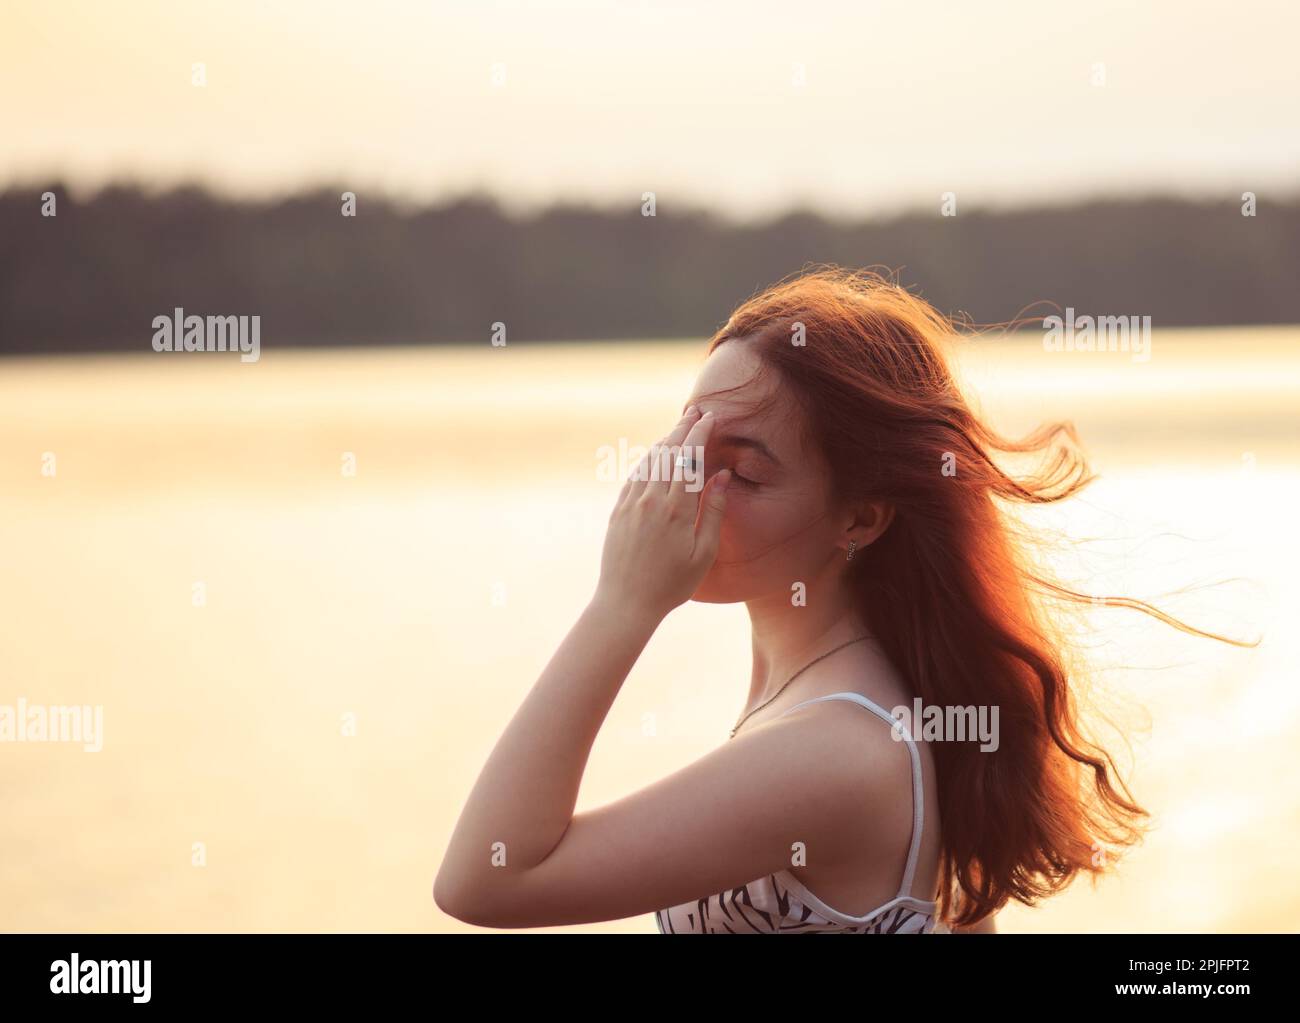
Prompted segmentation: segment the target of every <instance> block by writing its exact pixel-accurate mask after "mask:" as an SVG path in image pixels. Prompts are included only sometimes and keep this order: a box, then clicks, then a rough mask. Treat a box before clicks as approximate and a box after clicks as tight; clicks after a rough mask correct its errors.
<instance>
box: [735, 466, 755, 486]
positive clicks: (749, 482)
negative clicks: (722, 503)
mask: <svg viewBox="0 0 1300 1023" xmlns="http://www.w3.org/2000/svg"><path fill="white" fill-rule="evenodd" d="M731 478H732V479H733V480H735V481H736V482H737V483H739V484H740V485H741V486H744V487H757V486H758V485H759V484H758V482H757V481H755V480H751V479H746V478H745V477H744V476H741V475H740V474H739V473H738V472H736V470H735V469H732V470H731Z"/></svg>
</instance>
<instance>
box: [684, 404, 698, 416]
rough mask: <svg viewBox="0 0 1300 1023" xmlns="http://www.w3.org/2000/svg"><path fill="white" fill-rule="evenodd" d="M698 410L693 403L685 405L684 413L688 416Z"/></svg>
mask: <svg viewBox="0 0 1300 1023" xmlns="http://www.w3.org/2000/svg"><path fill="white" fill-rule="evenodd" d="M698 411H699V409H697V408H696V407H695V406H694V405H687V406H686V414H687V415H688V416H693V415H695V413H696V412H698Z"/></svg>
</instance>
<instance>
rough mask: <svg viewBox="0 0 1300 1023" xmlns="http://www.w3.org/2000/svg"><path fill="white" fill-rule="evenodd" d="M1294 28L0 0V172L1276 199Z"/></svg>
mask: <svg viewBox="0 0 1300 1023" xmlns="http://www.w3.org/2000/svg"><path fill="white" fill-rule="evenodd" d="M1297 38H1300V4H1296V3H1291V2H1286V3H1283V2H1273V3H1264V2H1259V0H1238V2H1235V3H1232V4H1223V3H1218V2H1215V3H1199V2H1152V3H1143V2H1140V0H1136V2H1135V0H1125V2H1109V0H1090V2H1083V3H1068V4H1065V3H1058V2H1045V0H1025V2H1018V0H1017V2H1003V3H998V2H980V3H976V2H956V0H953V2H949V3H924V2H911V0H909V2H899V3H821V2H809V0H799V2H790V0H787V2H783V3H766V2H758V0H748V2H744V3H708V2H706V0H698V2H695V3H685V2H667V3H638V2H625V3H620V2H616V0H608V2H605V3H551V4H540V3H539V4H528V3H522V2H496V3H493V2H488V0H452V2H446V0H444V2H431V3H424V2H410V3H396V2H382V0H368V2H365V3H357V4H351V3H326V2H313V3H301V4H295V3H288V2H255V0H224V2H218V0H212V2H196V0H122V2H120V3H119V2H113V3H108V2H99V0H85V2H67V0H4V12H3V15H0V125H3V143H2V144H0V185H3V184H7V183H10V182H13V181H20V182H24V183H30V182H33V181H36V182H41V181H46V180H64V181H68V182H70V183H71V184H73V185H74V186H78V187H82V188H90V187H96V186H98V185H100V184H102V183H104V182H105V181H108V180H114V179H123V178H133V179H143V180H145V181H147V182H149V183H157V184H167V183H173V182H177V181H181V180H197V181H200V182H204V183H208V184H211V185H215V186H217V187H219V188H220V189H222V190H224V191H228V192H234V193H240V194H267V193H274V192H281V191H285V190H288V189H292V188H295V187H298V186H301V185H303V184H311V183H318V182H329V183H338V184H340V185H343V186H345V187H348V188H351V189H353V190H355V191H357V192H359V193H362V194H364V191H365V190H375V189H382V190H384V191H387V192H391V193H395V194H399V195H404V196H410V197H412V198H419V199H427V198H432V197H438V196H442V195H446V194H456V193H459V192H462V191H465V190H468V189H470V188H473V187H482V188H486V189H489V190H491V191H493V192H496V193H497V194H499V196H500V197H501V198H502V200H503V201H504V202H506V203H507V205H510V206H513V207H517V208H524V207H533V206H537V205H539V204H542V203H545V202H547V201H549V200H552V199H556V198H569V199H586V200H590V201H593V202H597V203H599V204H602V205H605V204H614V203H622V204H628V205H630V206H631V207H633V208H635V207H636V206H638V205H639V204H640V196H641V193H643V192H645V191H653V192H655V193H656V195H657V197H658V203H659V209H660V210H661V211H662V210H665V209H666V208H669V207H671V206H672V204H674V203H682V204H705V205H708V206H710V207H712V208H715V209H717V210H718V211H719V212H723V213H728V214H733V215H752V214H756V213H767V212H771V211H774V210H778V209H781V208H784V207H787V206H790V205H792V204H804V205H812V206H815V207H818V208H821V209H825V210H827V211H853V212H867V211H870V212H889V211H891V210H894V209H899V208H902V207H907V206H917V205H923V206H935V207H937V205H938V202H939V195H940V193H942V192H947V191H953V192H956V193H957V196H958V202H959V204H965V206H966V207H967V208H970V207H973V206H977V205H1002V204H1020V203H1025V202H1036V201H1040V200H1043V199H1054V198H1058V197H1075V196H1078V195H1088V194H1097V193H1114V192H1130V191H1141V192H1149V191H1154V190H1158V191H1166V192H1169V191H1172V192H1186V193H1197V194H1205V193H1213V194H1220V193H1221V194H1223V195H1226V196H1234V195H1236V196H1239V195H1240V193H1241V192H1242V191H1245V190H1251V191H1255V192H1258V193H1260V194H1261V196H1263V195H1266V194H1267V193H1268V192H1269V191H1274V192H1276V191H1278V190H1294V189H1295V187H1296V182H1297V181H1300V173H1298V172H1300V113H1298V111H1300V71H1297V61H1296V58H1295V54H1294V48H1295V45H1296V40H1297ZM197 62H201V63H203V64H204V66H205V73H206V82H207V84H206V85H204V86H202V87H199V86H195V85H194V84H192V77H193V70H192V69H193V65H194V64H195V63H197ZM1098 64H1102V65H1104V84H1101V85H1098V84H1094V79H1095V78H1096V77H1097V76H1098V74H1099V72H1098V69H1097V68H1096V65H1098ZM494 68H495V70H496V74H497V80H495V81H494ZM502 72H503V73H504V80H501V79H500V76H501V73H502Z"/></svg>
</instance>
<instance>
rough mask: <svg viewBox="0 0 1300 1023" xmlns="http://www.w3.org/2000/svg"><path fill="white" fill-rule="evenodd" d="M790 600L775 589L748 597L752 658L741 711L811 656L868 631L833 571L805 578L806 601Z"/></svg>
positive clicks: (767, 697)
mask: <svg viewBox="0 0 1300 1023" xmlns="http://www.w3.org/2000/svg"><path fill="white" fill-rule="evenodd" d="M790 600H791V594H790V593H780V592H778V593H775V594H773V595H772V596H770V597H761V598H758V599H755V600H751V601H749V602H748V603H747V607H748V608H749V618H750V625H751V628H752V646H753V655H754V664H753V669H752V671H751V673H750V680H749V700H748V703H747V706H746V708H745V710H746V712H748V711H750V710H753V709H754V708H755V707H758V706H760V705H761V704H762V703H763V702H764V701H766V700H770V699H771V698H772V697H773V696H774V695H775V694H776V693H777V692H779V691H780V689H781V687H782V686H784V685H785V684H786V683H787V682H789V681H790V676H791V675H793V674H795V672H797V671H799V670H800V669H801V668H803V667H805V666H806V665H807V664H808V663H809V662H810V661H812V660H814V659H815V658H817V657H820V656H821V655H822V654H825V653H827V652H828V651H830V650H833V649H835V647H837V646H839V645H840V644H841V643H847V642H848V641H849V640H851V639H857V638H858V637H859V636H863V635H867V634H868V632H869V630H868V629H867V627H866V625H865V624H864V623H863V621H862V619H861V617H860V616H859V614H858V611H857V608H856V607H855V606H854V603H853V600H852V596H851V594H850V592H849V591H848V590H847V589H846V588H845V587H844V586H843V581H842V579H841V578H840V577H839V576H838V574H836V575H832V576H830V577H828V578H823V579H819V580H817V581H816V582H815V583H809V585H808V592H807V604H806V605H805V606H796V605H792V604H791V602H790ZM806 677H807V676H804V675H801V676H800V677H799V678H798V679H796V680H795V682H794V683H793V684H792V686H791V689H790V690H787V692H790V691H791V690H794V689H797V688H798V687H800V686H801V685H802V684H803V683H804V680H805V678H806Z"/></svg>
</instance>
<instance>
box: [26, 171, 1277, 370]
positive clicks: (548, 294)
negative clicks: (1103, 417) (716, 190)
mask: <svg viewBox="0 0 1300 1023" xmlns="http://www.w3.org/2000/svg"><path fill="white" fill-rule="evenodd" d="M44 191H52V192H53V193H55V196H56V202H57V207H56V209H57V215H56V216H53V217H46V216H42V205H43V204H42V200H41V194H42V192H44ZM341 191H342V190H341V189H340V190H334V191H328V192H327V191H319V192H313V193H310V194H303V195H299V196H295V197H293V198H291V199H288V200H284V201H274V202H269V201H268V202H241V201H234V200H228V199H222V198H218V197H214V196H211V195H209V194H206V193H205V192H202V191H199V190H196V189H190V188H185V189H179V190H176V191H172V192H168V193H164V194H158V195H150V194H147V193H145V192H142V191H140V190H138V189H135V188H130V187H115V188H109V189H105V190H103V191H101V192H99V193H98V194H96V195H94V196H93V197H90V198H88V199H86V200H84V201H81V202H78V201H75V200H74V199H73V198H72V197H71V196H70V195H69V194H68V193H66V192H65V191H64V189H63V188H61V187H58V186H54V187H51V188H48V189H44V188H22V189H17V188H13V189H10V190H9V191H6V192H3V193H0V352H11V353H12V352H41V351H88V350H102V349H112V350H148V349H149V345H150V338H151V337H152V328H151V323H152V321H153V318H154V317H155V316H158V315H170V314H171V312H172V310H173V309H174V308H175V307H177V306H180V307H182V308H183V309H184V310H185V312H186V313H187V314H190V313H197V314H199V315H204V316H206V315H260V316H261V326H262V344H263V347H265V348H270V349H273V348H275V347H276V346H282V345H344V344H367V343H384V344H394V343H400V344H405V343H450V342H477V343H486V342H487V340H488V338H489V337H490V333H491V327H492V324H493V323H495V322H498V321H500V322H503V323H505V324H506V326H507V329H508V332H509V333H508V337H509V340H510V342H511V343H518V342H528V341H544V340H555V339H585V338H593V339H596V338H599V339H607V338H631V337H698V336H701V335H706V334H708V333H711V332H712V331H713V330H714V329H715V328H716V327H717V326H719V325H720V324H721V323H722V322H723V321H725V319H726V317H727V315H728V313H729V312H730V310H731V308H732V307H733V306H734V305H735V304H736V303H737V302H739V301H740V300H742V299H744V298H745V297H747V296H748V295H750V294H752V293H753V292H754V291H755V290H756V289H757V288H760V287H762V286H763V285H766V284H769V283H772V282H773V281H776V280H778V279H780V278H782V277H784V276H786V275H787V274H789V273H791V272H794V271H797V270H798V269H800V267H802V266H804V265H806V264H808V263H837V264H840V265H845V266H876V267H887V268H889V269H891V270H896V271H898V278H899V280H900V281H901V282H902V283H903V284H905V285H907V286H909V287H912V288H913V289H914V290H916V291H918V292H919V293H920V294H922V295H923V296H924V297H926V298H928V299H929V300H930V301H932V302H933V303H934V304H935V305H937V306H938V307H939V308H940V309H941V310H943V311H944V312H946V313H958V312H964V313H965V314H967V315H969V316H970V317H971V318H973V319H974V320H976V321H978V322H981V323H991V322H1001V321H1005V320H1008V319H1011V318H1012V317H1015V316H1016V315H1017V314H1019V313H1021V312H1022V311H1024V310H1026V308H1027V307H1032V309H1031V312H1033V313H1036V314H1037V315H1043V314H1045V313H1048V312H1052V311H1055V309H1053V308H1047V307H1045V306H1044V305H1041V304H1040V305H1034V304H1035V303H1053V304H1054V306H1055V307H1059V308H1060V309H1064V308H1065V307H1066V306H1072V307H1074V308H1075V310H1076V311H1077V312H1078V313H1080V314H1084V313H1087V314H1093V315H1149V316H1151V317H1152V322H1153V324H1154V325H1155V326H1157V327H1159V326H1187V325H1211V324H1251V323H1294V322H1298V321H1300V288H1298V287H1297V281H1300V198H1290V199H1286V200H1284V201H1271V200H1270V199H1269V198H1268V197H1264V198H1263V199H1262V200H1261V201H1260V204H1259V207H1258V211H1257V215H1256V216H1254V217H1244V216H1242V215H1241V203H1240V200H1239V198H1238V197H1237V196H1234V195H1228V196H1225V197H1224V198H1223V199H1222V201H1216V202H1191V201H1183V200H1175V199H1166V198H1148V199H1133V200H1125V201H1104V202H1102V201H1098V202H1091V203H1088V204H1084V205H1076V206H1061V207H1052V208H1038V209H1023V210H1015V211H1004V212H979V211H970V212H967V211H965V210H963V211H961V212H960V214H959V215H958V216H956V217H942V216H940V215H939V211H938V203H937V201H936V208H935V210H934V212H933V213H910V214H907V215H904V216H900V217H897V218H894V219H887V220H872V221H859V222H847V221H832V220H828V219H825V218H823V217H821V216H818V215H815V214H811V213H807V212H792V213H789V214H787V215H784V216H781V217H778V218H775V219H772V220H768V221H765V222H762V223H752V224H735V223H731V222H729V221H725V220H722V219H719V218H717V217H714V216H711V215H709V214H708V213H706V212H703V211H700V210H690V211H686V212H672V211H665V210H664V209H663V208H662V204H661V208H660V211H659V215H658V216H656V217H653V218H651V217H643V216H642V215H641V213H640V208H639V206H638V205H637V204H634V203H630V204H629V209H628V210H627V211H622V212H611V211H606V210H597V209H591V208H584V207H576V206H556V207H552V208H550V209H548V210H546V211H544V212H542V213H540V214H537V215H533V216H527V217H511V216H507V215H506V214H505V213H503V212H502V211H501V210H500V209H499V208H498V207H497V206H496V204H495V203H494V202H493V201H492V200H491V199H488V198H483V197H467V198H462V199H459V200H456V201H453V202H447V203H443V204H440V205H434V206H428V207H424V208H415V209H408V208H405V207H402V206H400V205H398V204H396V203H393V202H389V201H386V200H384V199H382V198H380V197H378V196H373V197H372V196H368V195H366V194H365V193H362V194H361V195H360V196H359V197H358V199H357V205H356V216H355V217H345V216H343V215H342V213H341V209H342V206H343V203H342V201H341V200H340V192H341Z"/></svg>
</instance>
